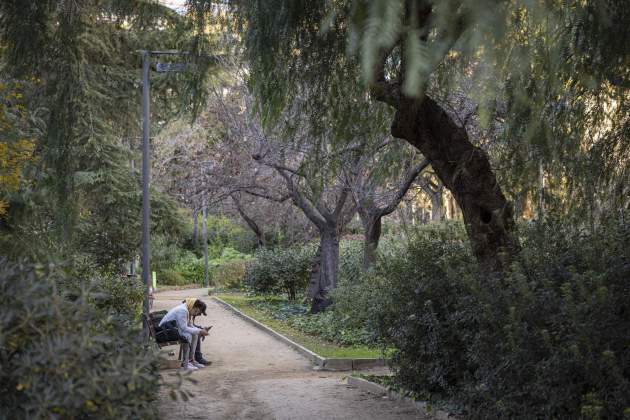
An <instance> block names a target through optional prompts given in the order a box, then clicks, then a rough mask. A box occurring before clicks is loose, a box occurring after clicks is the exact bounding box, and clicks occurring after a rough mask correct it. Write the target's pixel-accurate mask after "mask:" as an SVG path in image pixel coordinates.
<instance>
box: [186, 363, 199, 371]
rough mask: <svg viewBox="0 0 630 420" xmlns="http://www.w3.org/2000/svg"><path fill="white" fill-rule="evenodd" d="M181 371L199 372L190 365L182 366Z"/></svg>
mask: <svg viewBox="0 0 630 420" xmlns="http://www.w3.org/2000/svg"><path fill="white" fill-rule="evenodd" d="M182 370H186V371H193V370H199V368H198V367H196V366H194V365H193V364H191V363H185V364H183V365H182Z"/></svg>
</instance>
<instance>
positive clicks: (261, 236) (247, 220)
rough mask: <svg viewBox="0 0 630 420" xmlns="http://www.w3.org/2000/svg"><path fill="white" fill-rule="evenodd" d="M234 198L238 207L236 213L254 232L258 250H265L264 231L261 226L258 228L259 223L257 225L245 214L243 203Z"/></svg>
mask: <svg viewBox="0 0 630 420" xmlns="http://www.w3.org/2000/svg"><path fill="white" fill-rule="evenodd" d="M231 197H232V201H234V205H235V206H236V211H238V214H239V215H240V216H241V218H242V219H243V220H244V221H245V223H247V226H249V228H250V229H251V230H252V232H254V235H256V245H257V247H258V248H263V247H264V246H265V234H264V232H263V231H262V229H261V228H260V226H258V223H256V221H255V220H254V219H252V218H251V217H249V216H248V215H247V213H245V210H244V209H243V206H241V203H240V201H239V200H238V199H236V198H234V196H231Z"/></svg>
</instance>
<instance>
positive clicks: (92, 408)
mask: <svg viewBox="0 0 630 420" xmlns="http://www.w3.org/2000/svg"><path fill="white" fill-rule="evenodd" d="M85 408H86V409H87V410H88V411H92V412H94V411H96V409H97V407H96V404H94V402H93V401H92V400H86V401H85Z"/></svg>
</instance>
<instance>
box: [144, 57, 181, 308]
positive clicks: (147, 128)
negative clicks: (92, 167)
mask: <svg viewBox="0 0 630 420" xmlns="http://www.w3.org/2000/svg"><path fill="white" fill-rule="evenodd" d="M140 54H142V282H143V283H144V286H145V293H144V302H143V308H142V309H143V312H144V314H145V316H146V317H147V319H148V316H149V310H150V302H149V288H150V287H151V286H152V285H153V284H152V281H151V246H150V239H151V229H150V228H151V201H150V196H149V187H150V175H151V174H150V170H151V147H150V136H151V112H150V108H149V106H150V101H151V97H150V80H149V71H150V66H151V56H152V55H157V56H159V55H184V54H187V53H186V52H182V51H148V50H141V51H140ZM184 67H185V64H184V63H165V64H162V63H158V64H157V66H156V71H158V72H161V73H168V72H180V71H182V70H183V69H184Z"/></svg>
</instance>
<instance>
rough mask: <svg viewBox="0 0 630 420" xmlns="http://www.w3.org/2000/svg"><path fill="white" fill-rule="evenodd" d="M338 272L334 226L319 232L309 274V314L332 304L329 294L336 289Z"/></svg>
mask: <svg viewBox="0 0 630 420" xmlns="http://www.w3.org/2000/svg"><path fill="white" fill-rule="evenodd" d="M338 270H339V236H338V235H337V229H336V227H335V226H327V227H326V228H325V229H321V230H320V243H319V248H318V252H317V256H316V259H315V264H314V269H313V271H312V272H311V283H310V284H309V287H308V294H307V295H308V297H309V298H311V299H313V303H312V305H311V312H312V313H317V312H321V311H322V310H324V309H326V308H327V307H328V306H330V304H331V303H332V302H331V300H330V296H329V292H330V291H331V290H333V289H334V288H335V287H337V272H338Z"/></svg>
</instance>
